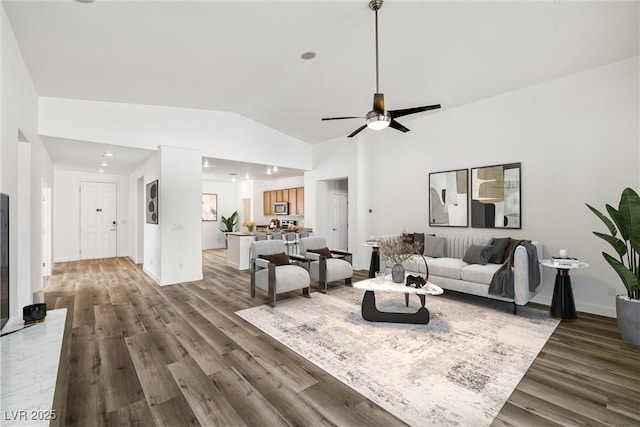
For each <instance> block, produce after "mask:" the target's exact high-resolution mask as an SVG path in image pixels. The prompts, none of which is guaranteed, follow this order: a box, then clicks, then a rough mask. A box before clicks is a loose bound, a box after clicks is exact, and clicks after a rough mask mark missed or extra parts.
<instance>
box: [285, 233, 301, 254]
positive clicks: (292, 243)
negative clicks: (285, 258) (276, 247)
mask: <svg viewBox="0 0 640 427" xmlns="http://www.w3.org/2000/svg"><path fill="white" fill-rule="evenodd" d="M283 240H284V245H285V246H286V248H287V254H291V252H292V250H293V253H294V254H295V253H296V247H297V246H298V241H297V240H296V233H286V234H285V235H284V239H283Z"/></svg>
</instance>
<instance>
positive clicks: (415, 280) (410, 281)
mask: <svg viewBox="0 0 640 427" xmlns="http://www.w3.org/2000/svg"><path fill="white" fill-rule="evenodd" d="M426 284H427V281H426V280H424V277H422V276H414V275H411V274H409V275H408V276H407V286H410V287H414V288H416V289H420V288H421V287H423V286H424V285H426Z"/></svg>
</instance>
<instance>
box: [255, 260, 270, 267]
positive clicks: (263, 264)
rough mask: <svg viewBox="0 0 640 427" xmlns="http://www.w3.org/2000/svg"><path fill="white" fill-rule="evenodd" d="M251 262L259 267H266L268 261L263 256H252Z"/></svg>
mask: <svg viewBox="0 0 640 427" xmlns="http://www.w3.org/2000/svg"><path fill="white" fill-rule="evenodd" d="M253 262H254V264H255V265H256V266H258V267H260V268H268V267H269V261H268V260H266V259H264V258H254V259H253Z"/></svg>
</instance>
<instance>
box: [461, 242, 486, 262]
mask: <svg viewBox="0 0 640 427" xmlns="http://www.w3.org/2000/svg"><path fill="white" fill-rule="evenodd" d="M492 253H493V246H482V245H471V246H469V249H467V252H465V254H464V258H462V259H463V260H464V262H466V263H468V264H482V265H485V264H486V263H488V262H489V259H490V258H491V254H492Z"/></svg>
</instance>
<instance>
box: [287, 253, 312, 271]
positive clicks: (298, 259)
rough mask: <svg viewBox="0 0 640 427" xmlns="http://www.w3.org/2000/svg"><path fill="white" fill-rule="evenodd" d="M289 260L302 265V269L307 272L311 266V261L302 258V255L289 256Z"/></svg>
mask: <svg viewBox="0 0 640 427" xmlns="http://www.w3.org/2000/svg"><path fill="white" fill-rule="evenodd" d="M289 259H290V260H292V261H294V262H296V263H303V266H302V267H303V268H304V269H305V270H309V267H310V265H311V260H310V259H308V258H305V257H303V256H302V255H297V254H291V255H289Z"/></svg>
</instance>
